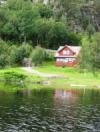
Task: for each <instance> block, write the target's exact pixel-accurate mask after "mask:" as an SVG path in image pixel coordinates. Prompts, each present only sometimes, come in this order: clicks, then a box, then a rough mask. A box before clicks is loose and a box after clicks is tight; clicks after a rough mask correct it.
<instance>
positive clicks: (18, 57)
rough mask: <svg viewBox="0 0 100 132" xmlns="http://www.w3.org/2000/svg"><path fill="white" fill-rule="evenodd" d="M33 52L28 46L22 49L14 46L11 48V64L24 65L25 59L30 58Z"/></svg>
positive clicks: (23, 46)
mask: <svg viewBox="0 0 100 132" xmlns="http://www.w3.org/2000/svg"><path fill="white" fill-rule="evenodd" d="M31 52H32V47H31V46H30V45H28V44H25V45H22V46H20V47H16V46H13V47H12V48H11V54H10V60H11V64H20V65H21V64H22V63H23V60H24V58H28V57H29V56H30V54H31Z"/></svg>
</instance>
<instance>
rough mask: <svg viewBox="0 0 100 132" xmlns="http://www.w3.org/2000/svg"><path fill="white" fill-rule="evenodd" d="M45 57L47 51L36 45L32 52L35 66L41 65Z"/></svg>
mask: <svg viewBox="0 0 100 132" xmlns="http://www.w3.org/2000/svg"><path fill="white" fill-rule="evenodd" d="M46 58H47V53H46V52H45V50H44V49H43V48H41V47H39V46H37V47H36V48H35V49H34V50H33V53H32V61H33V63H34V65H35V66H37V65H41V64H42V63H43V61H45V60H46Z"/></svg>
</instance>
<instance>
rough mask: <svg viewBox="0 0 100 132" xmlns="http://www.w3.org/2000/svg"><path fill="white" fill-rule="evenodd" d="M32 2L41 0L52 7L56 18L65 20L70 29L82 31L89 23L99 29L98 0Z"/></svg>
mask: <svg viewBox="0 0 100 132" xmlns="http://www.w3.org/2000/svg"><path fill="white" fill-rule="evenodd" d="M32 1H33V3H36V2H41V1H43V2H44V3H45V4H48V5H50V6H51V7H52V10H53V15H54V17H56V19H63V20H66V22H67V24H68V25H69V26H70V28H71V30H72V31H75V32H82V31H84V30H86V29H87V27H88V25H89V24H91V25H92V26H93V28H94V29H95V30H96V31H100V1H99V0H63V1H62V0H40V1H39V0H32Z"/></svg>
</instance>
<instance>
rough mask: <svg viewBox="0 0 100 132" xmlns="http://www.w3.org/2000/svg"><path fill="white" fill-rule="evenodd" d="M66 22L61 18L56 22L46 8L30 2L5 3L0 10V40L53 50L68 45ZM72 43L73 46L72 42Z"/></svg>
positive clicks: (40, 4) (49, 9)
mask: <svg viewBox="0 0 100 132" xmlns="http://www.w3.org/2000/svg"><path fill="white" fill-rule="evenodd" d="M66 20H67V18H66V16H64V15H63V16H61V18H59V19H58V20H57V19H56V18H55V15H54V14H53V10H52V7H51V6H50V5H45V4H42V3H37V4H32V3H31V1H30V0H8V1H7V4H5V5H2V8H1V7H0V37H1V38H2V39H6V40H10V41H14V42H17V43H19V42H20V43H23V42H29V41H31V42H33V43H32V44H33V46H36V45H37V44H41V45H42V47H46V48H56V49H57V48H58V46H59V45H61V44H66V43H69V40H70V37H71V36H70V35H68V34H69V33H70V30H69V28H68V26H66V25H68V24H67V22H66ZM71 35H72V34H71ZM77 41H78V40H77ZM72 43H73V44H75V43H76V39H75V41H74V39H73V40H72ZM72 43H71V44H72Z"/></svg>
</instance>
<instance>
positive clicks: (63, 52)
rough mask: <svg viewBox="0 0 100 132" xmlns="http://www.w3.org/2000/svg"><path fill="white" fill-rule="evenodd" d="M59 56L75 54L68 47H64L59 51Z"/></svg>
mask: <svg viewBox="0 0 100 132" xmlns="http://www.w3.org/2000/svg"><path fill="white" fill-rule="evenodd" d="M58 54H59V56H69V57H70V56H73V55H75V52H74V51H72V50H71V49H70V48H69V47H68V46H65V47H63V48H62V49H61V50H59V51H58Z"/></svg>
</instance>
